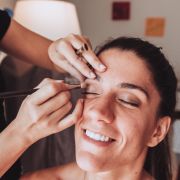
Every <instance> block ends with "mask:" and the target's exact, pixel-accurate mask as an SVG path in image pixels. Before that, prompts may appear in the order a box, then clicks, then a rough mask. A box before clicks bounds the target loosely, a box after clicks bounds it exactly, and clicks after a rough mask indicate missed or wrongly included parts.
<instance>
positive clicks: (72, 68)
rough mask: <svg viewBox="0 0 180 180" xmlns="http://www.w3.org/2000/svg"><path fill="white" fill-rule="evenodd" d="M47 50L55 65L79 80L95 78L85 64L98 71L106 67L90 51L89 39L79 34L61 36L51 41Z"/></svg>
mask: <svg viewBox="0 0 180 180" xmlns="http://www.w3.org/2000/svg"><path fill="white" fill-rule="evenodd" d="M80 49H81V51H80ZM48 51H49V52H48V53H49V57H50V59H51V60H52V62H53V63H54V64H55V65H56V66H57V67H60V68H61V69H63V70H64V71H66V72H68V73H70V74H71V75H72V76H74V77H76V78H77V79H79V80H80V82H82V81H84V79H85V78H95V74H94V73H93V71H92V70H91V69H90V68H89V67H88V65H87V64H90V65H91V66H92V67H93V68H94V69H96V70H97V71H100V72H103V71H105V69H106V67H105V66H104V65H103V64H102V63H101V62H100V60H99V59H98V58H97V56H96V55H95V53H94V52H93V51H92V48H91V44H90V41H89V40H88V39H87V38H86V37H83V36H80V35H75V34H70V35H69V36H67V37H65V38H61V39H59V40H57V41H55V42H53V43H52V44H51V45H50V47H49V50H48ZM78 52H79V53H78Z"/></svg>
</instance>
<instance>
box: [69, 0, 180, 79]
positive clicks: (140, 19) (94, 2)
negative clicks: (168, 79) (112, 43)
mask: <svg viewBox="0 0 180 180" xmlns="http://www.w3.org/2000/svg"><path fill="white" fill-rule="evenodd" d="M69 1H70V2H73V3H74V4H75V5H76V7H77V9H78V14H79V19H80V24H81V29H82V32H83V34H85V35H87V36H88V37H89V38H90V39H91V41H92V43H93V45H94V46H95V45H97V44H99V43H101V42H103V41H104V40H106V39H107V38H108V37H117V36H122V35H133V36H139V37H143V38H146V39H148V40H150V41H151V42H153V43H155V44H156V45H158V46H162V47H163V52H165V53H166V54H167V56H168V57H169V59H170V61H171V62H172V64H173V66H174V67H175V71H176V73H177V75H178V77H179V79H180V23H179V19H180V1H179V0H127V1H130V2H131V5H132V6H131V19H130V20H129V21H112V20H111V4H112V2H113V0H69ZM116 1H118V0H116ZM119 1H120V0H119ZM123 1H125V0H123ZM147 17H165V18H166V29H165V36H164V37H162V38H147V37H145V36H144V25H145V19H146V18H147Z"/></svg>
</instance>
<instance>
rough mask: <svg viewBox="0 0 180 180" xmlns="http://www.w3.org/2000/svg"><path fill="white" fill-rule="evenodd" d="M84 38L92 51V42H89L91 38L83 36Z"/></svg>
mask: <svg viewBox="0 0 180 180" xmlns="http://www.w3.org/2000/svg"><path fill="white" fill-rule="evenodd" d="M80 38H81V36H80ZM83 38H84V39H85V41H86V43H87V44H88V45H89V47H90V48H91V49H92V44H91V41H90V40H89V38H88V37H86V36H83Z"/></svg>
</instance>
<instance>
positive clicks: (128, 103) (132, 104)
mask: <svg viewBox="0 0 180 180" xmlns="http://www.w3.org/2000/svg"><path fill="white" fill-rule="evenodd" d="M118 100H119V101H120V102H122V103H124V104H127V105H130V106H133V107H139V103H137V102H132V101H125V100H123V99H118Z"/></svg>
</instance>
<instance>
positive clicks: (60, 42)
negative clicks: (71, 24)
mask: <svg viewBox="0 0 180 180" xmlns="http://www.w3.org/2000/svg"><path fill="white" fill-rule="evenodd" d="M66 46H67V41H66V40H65V39H61V40H60V41H59V42H58V44H57V50H58V51H60V50H61V49H62V48H64V47H66Z"/></svg>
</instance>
